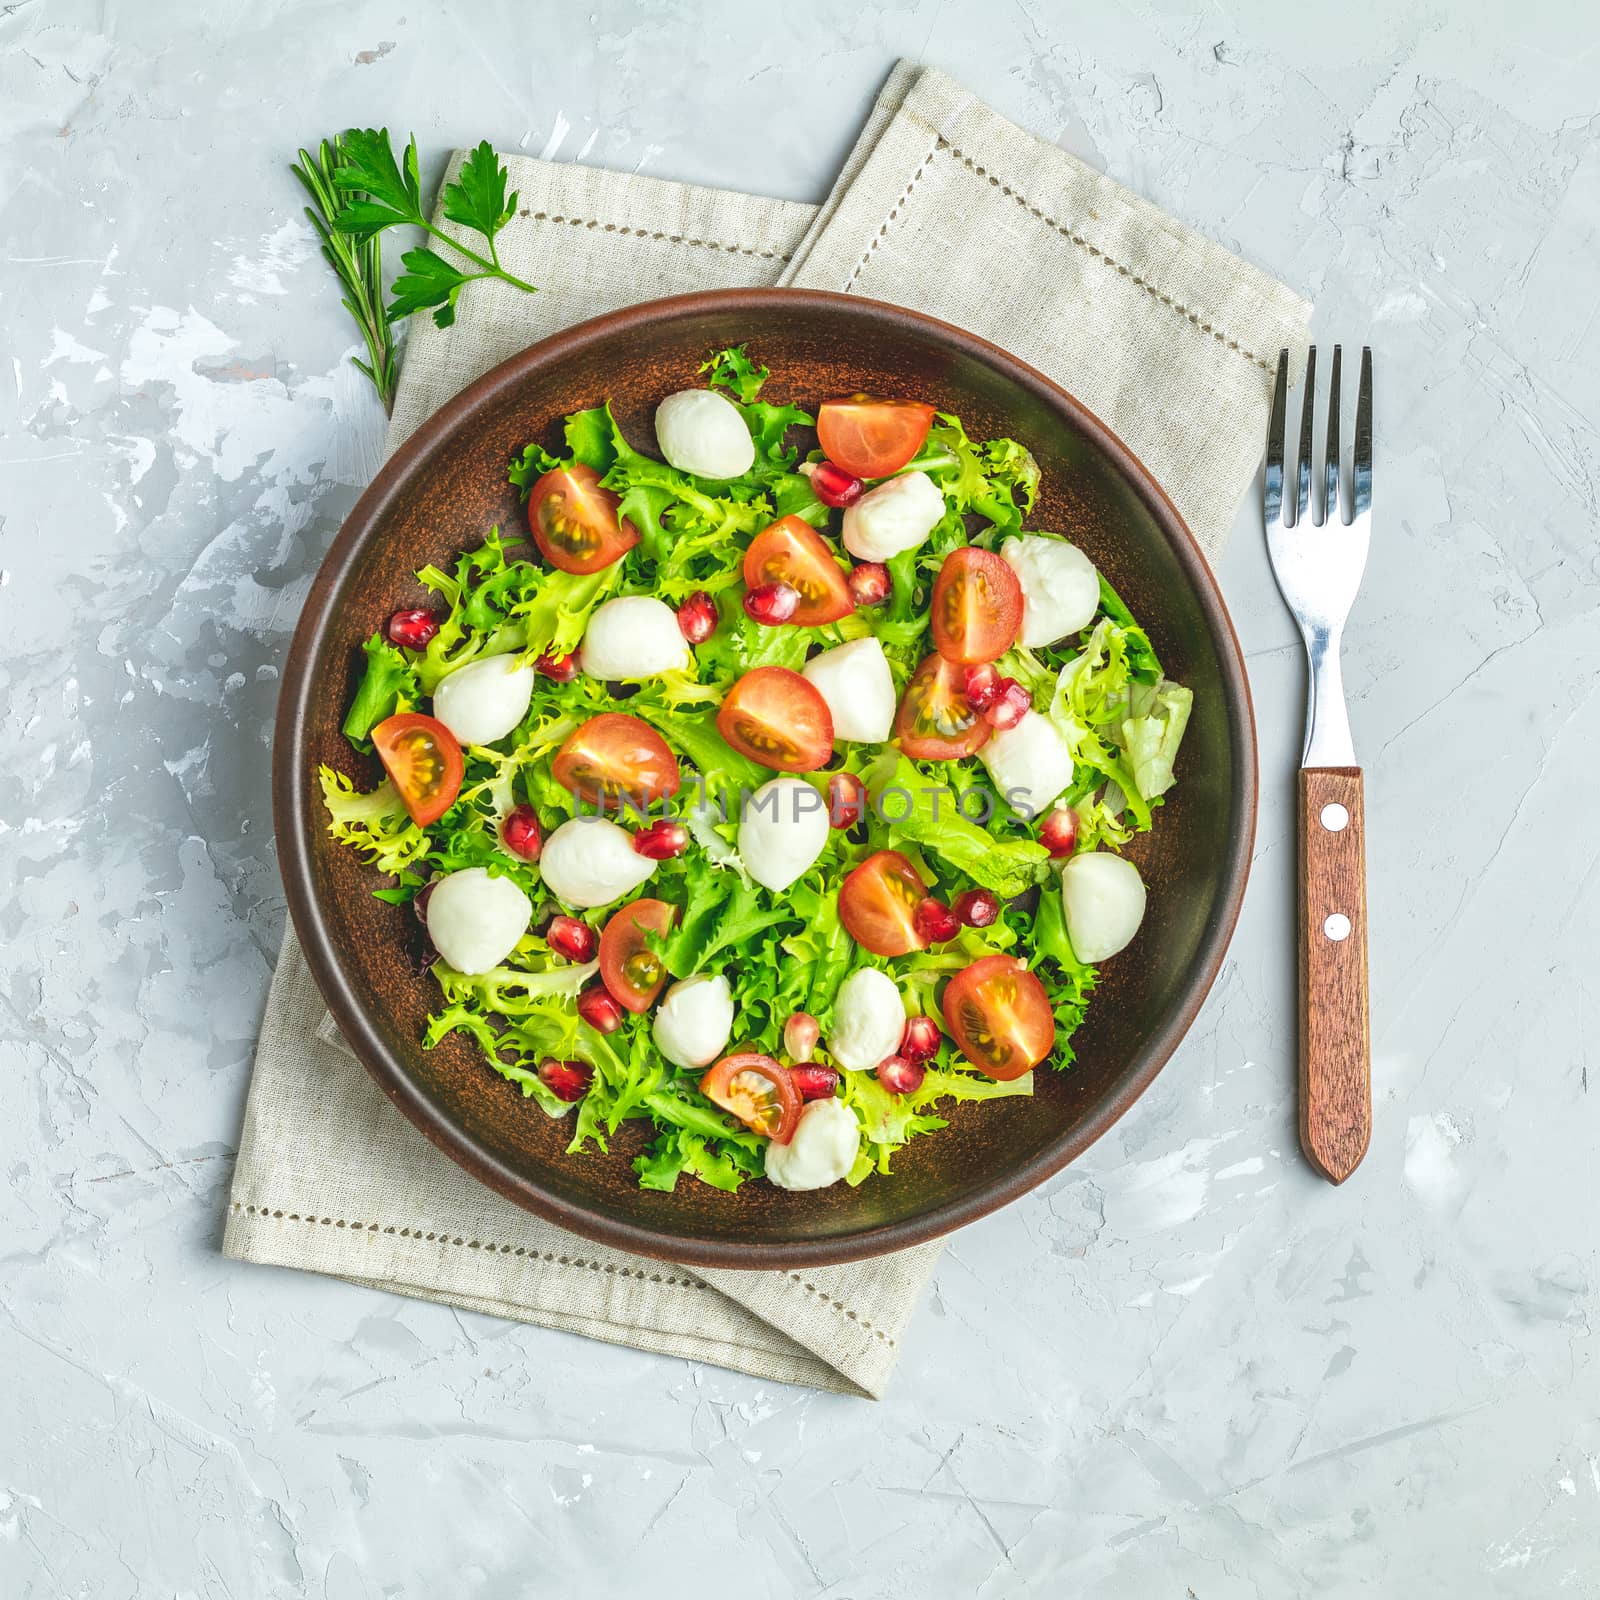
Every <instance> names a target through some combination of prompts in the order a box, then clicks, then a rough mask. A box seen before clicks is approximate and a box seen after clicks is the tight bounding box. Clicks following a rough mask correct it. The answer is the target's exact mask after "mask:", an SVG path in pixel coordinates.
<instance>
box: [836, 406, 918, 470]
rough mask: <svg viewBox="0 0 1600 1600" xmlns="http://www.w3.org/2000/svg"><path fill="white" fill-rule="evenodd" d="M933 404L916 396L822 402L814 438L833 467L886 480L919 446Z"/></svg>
mask: <svg viewBox="0 0 1600 1600" xmlns="http://www.w3.org/2000/svg"><path fill="white" fill-rule="evenodd" d="M932 426H933V407H932V406H929V405H924V404H923V403H922V402H921V401H920V400H875V399H874V398H873V397H872V396H871V395H870V394H854V395H851V396H850V398H849V399H848V400H825V401H823V403H822V405H821V407H820V408H819V409H818V411H817V440H818V442H819V443H820V444H821V445H822V453H823V455H825V456H826V457H827V458H828V459H829V460H830V461H831V462H832V463H833V464H834V465H835V466H836V467H843V468H844V470H845V471H846V472H849V473H852V474H854V476H856V477H858V478H886V477H888V476H889V474H890V473H891V472H898V471H899V470H900V469H901V467H903V466H904V465H905V464H906V463H907V462H908V461H909V460H910V459H911V458H912V457H913V456H914V455H915V454H916V453H917V451H919V450H920V449H921V448H922V441H923V440H924V439H926V438H927V437H928V429H929V428H931V427H932Z"/></svg>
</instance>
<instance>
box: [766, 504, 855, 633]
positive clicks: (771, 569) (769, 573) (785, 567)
mask: <svg viewBox="0 0 1600 1600" xmlns="http://www.w3.org/2000/svg"><path fill="white" fill-rule="evenodd" d="M744 581H745V587H746V588H749V589H759V588H760V587H762V585H764V584H768V583H786V584H788V585H789V587H790V588H791V589H793V590H794V591H795V592H796V593H797V594H798V595H799V596H800V604H799V605H798V606H797V607H796V608H795V613H794V615H793V616H792V617H790V619H789V620H790V621H791V622H797V623H799V624H800V626H801V627H802V628H820V627H821V626H822V625H823V624H824V623H825V622H837V621H838V620H839V619H840V618H841V617H848V616H849V615H850V613H851V612H852V611H854V610H855V608H856V603H855V601H854V600H852V599H851V598H850V585H849V583H848V581H847V580H846V578H845V574H844V571H843V569H842V568H841V567H840V565H839V563H838V562H837V561H835V560H834V559H833V552H832V551H831V550H830V549H829V548H828V546H827V544H826V543H825V542H824V540H823V538H822V535H821V534H819V533H818V532H817V531H816V529H815V528H813V527H811V526H810V525H809V524H807V523H805V522H802V521H801V520H800V518H799V517H784V518H783V519H782V520H781V521H779V522H774V523H773V524H772V526H771V527H770V528H768V529H767V530H766V531H765V532H763V533H758V534H757V535H756V537H755V538H754V540H752V541H751V544H750V548H749V549H748V550H746V551H745V553H744Z"/></svg>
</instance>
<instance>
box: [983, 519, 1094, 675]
mask: <svg viewBox="0 0 1600 1600" xmlns="http://www.w3.org/2000/svg"><path fill="white" fill-rule="evenodd" d="M1000 554H1001V555H1002V556H1003V557H1004V558H1005V561H1006V563H1007V564H1008V565H1009V566H1010V568H1011V570H1012V571H1013V572H1014V573H1016V575H1017V582H1018V583H1019V584H1020V585H1021V587H1022V632H1021V633H1020V634H1019V635H1018V638H1017V642H1018V643H1019V644H1021V645H1024V646H1026V647H1027V648H1028V649H1030V650H1032V649H1034V648H1036V647H1037V646H1039V645H1045V644H1054V643H1055V642H1056V640H1057V639H1065V638H1066V636H1067V635H1068V634H1069V633H1077V632H1078V630H1079V629H1080V628H1087V627H1088V626H1089V624H1090V623H1091V622H1093V621H1094V614H1095V612H1096V611H1098V610H1099V609H1100V574H1099V573H1098V572H1096V571H1095V566H1094V562H1092V561H1091V560H1090V559H1089V558H1088V556H1086V555H1085V554H1084V553H1083V551H1081V550H1080V549H1079V548H1078V547H1077V545H1075V544H1068V543H1067V541H1066V540H1065V539H1051V538H1046V537H1045V536H1044V535H1043V534H1038V533H1025V534H1023V535H1022V537H1021V538H1018V539H1007V540H1006V542H1005V543H1004V544H1003V545H1001V546H1000Z"/></svg>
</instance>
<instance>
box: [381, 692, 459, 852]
mask: <svg viewBox="0 0 1600 1600" xmlns="http://www.w3.org/2000/svg"><path fill="white" fill-rule="evenodd" d="M372 742H373V744H374V746H376V748H377V751H378V759H379V760H380V761H382V762H383V770H384V771H385V772H387V773H388V774H389V777H390V779H391V780H392V781H393V783H394V786H395V788H396V789H397V790H398V791H399V794H400V799H401V801H402V803H403V804H404V806H405V808H406V811H407V813H408V814H409V815H410V817H411V820H412V821H413V822H414V823H416V825H417V826H418V827H419V828H426V827H427V826H428V824H429V823H430V822H437V821H438V820H439V818H440V817H442V816H443V815H444V814H445V812H447V811H448V810H449V809H450V807H451V806H453V805H454V804H455V803H456V796H457V795H458V794H460V793H461V771H462V761H461V746H460V745H459V744H457V743H456V736H455V735H454V734H453V733H451V731H450V730H449V729H448V728H447V727H445V725H444V724H443V723H442V722H440V721H438V719H437V718H434V717H425V716H423V714H422V713H421V712H420V711H406V712H402V713H401V714H400V715H399V716H397V717H390V718H388V719H387V720H386V721H384V722H380V723H379V724H378V726H377V727H376V728H374V729H373V730H372Z"/></svg>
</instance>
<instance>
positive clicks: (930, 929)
mask: <svg viewBox="0 0 1600 1600" xmlns="http://www.w3.org/2000/svg"><path fill="white" fill-rule="evenodd" d="M911 923H912V926H913V927H914V928H915V929H916V930H917V934H918V936H919V937H920V938H923V939H926V940H927V941H928V943H929V944H943V943H944V941H945V940H946V939H953V938H955V936H956V935H957V934H958V933H960V931H961V923H960V921H959V920H958V919H957V917H956V914H955V912H953V911H952V910H951V909H950V907H949V906H947V905H946V904H945V903H944V901H942V900H935V899H934V898H933V896H932V895H929V897H928V898H927V899H926V900H919V901H918V902H917V909H916V910H915V911H913V912H912V913H911Z"/></svg>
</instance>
